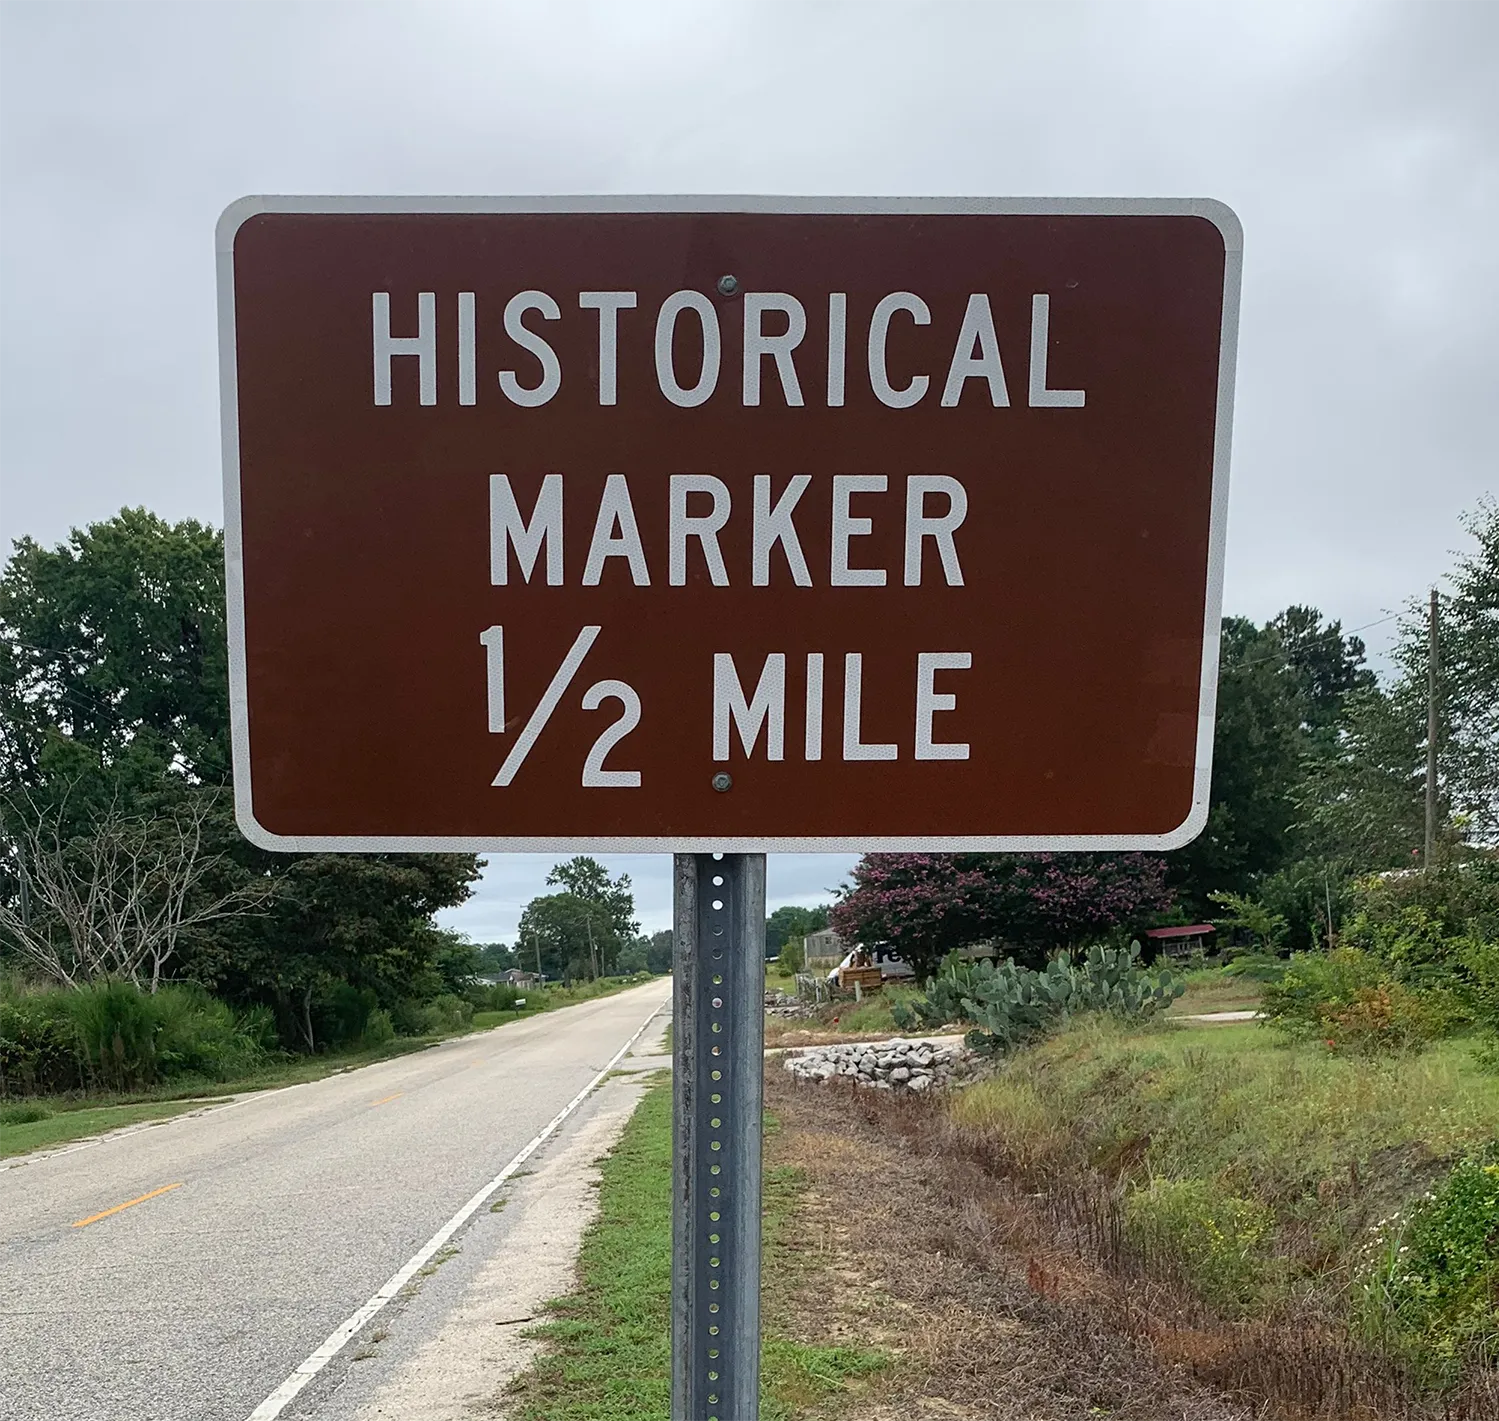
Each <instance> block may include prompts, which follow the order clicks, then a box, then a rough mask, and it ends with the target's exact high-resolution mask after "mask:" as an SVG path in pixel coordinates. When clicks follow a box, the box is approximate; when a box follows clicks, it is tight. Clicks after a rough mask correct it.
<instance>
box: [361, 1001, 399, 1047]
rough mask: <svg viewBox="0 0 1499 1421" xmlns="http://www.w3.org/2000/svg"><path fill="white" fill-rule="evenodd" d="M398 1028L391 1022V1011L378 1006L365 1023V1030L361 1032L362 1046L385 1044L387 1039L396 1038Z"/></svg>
mask: <svg viewBox="0 0 1499 1421" xmlns="http://www.w3.org/2000/svg"><path fill="white" fill-rule="evenodd" d="M395 1034H396V1029H395V1027H394V1026H393V1025H392V1024H391V1020H390V1013H389V1012H388V1011H384V1010H382V1009H381V1008H379V1007H377V1008H376V1009H375V1010H374V1011H372V1012H371V1013H370V1015H369V1020H368V1021H366V1022H365V1023H364V1031H363V1032H362V1033H361V1034H360V1037H359V1044H360V1045H361V1046H383V1045H385V1043H386V1042H387V1041H391V1040H393V1039H394V1038H395Z"/></svg>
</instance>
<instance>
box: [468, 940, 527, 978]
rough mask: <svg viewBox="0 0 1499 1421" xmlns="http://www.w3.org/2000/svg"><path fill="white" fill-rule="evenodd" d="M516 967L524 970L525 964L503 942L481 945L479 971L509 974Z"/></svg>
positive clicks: (512, 949) (513, 950) (511, 948)
mask: <svg viewBox="0 0 1499 1421" xmlns="http://www.w3.org/2000/svg"><path fill="white" fill-rule="evenodd" d="M515 967H519V968H522V969H524V968H525V963H523V962H522V961H521V960H520V958H519V957H518V956H516V952H515V949H514V948H513V947H509V946H507V945H506V944H505V943H503V942H483V943H480V944H479V970H480V971H481V972H490V973H500V972H509V971H510V970H511V969H512V968H515Z"/></svg>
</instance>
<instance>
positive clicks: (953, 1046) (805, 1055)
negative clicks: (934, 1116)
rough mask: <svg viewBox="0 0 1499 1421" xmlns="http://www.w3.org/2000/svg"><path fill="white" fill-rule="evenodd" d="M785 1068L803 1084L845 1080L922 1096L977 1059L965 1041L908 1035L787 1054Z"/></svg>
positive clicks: (960, 1075) (958, 1075) (954, 1077)
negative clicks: (913, 1092) (906, 1091)
mask: <svg viewBox="0 0 1499 1421" xmlns="http://www.w3.org/2000/svg"><path fill="white" fill-rule="evenodd" d="M784 1064H785V1067H786V1069H787V1070H788V1071H790V1072H791V1075H792V1077H793V1078H794V1079H796V1080H799V1081H828V1080H832V1079H833V1078H834V1077H835V1076H842V1077H845V1078H847V1079H848V1080H851V1081H853V1083H854V1084H855V1085H862V1086H870V1087H872V1088H873V1089H875V1090H912V1091H916V1092H917V1093H920V1092H922V1091H927V1090H932V1089H934V1088H937V1087H940V1086H946V1085H951V1084H952V1083H953V1082H954V1081H956V1080H960V1079H961V1078H963V1077H964V1076H967V1075H968V1074H969V1073H970V1072H971V1071H972V1069H973V1063H972V1057H971V1055H970V1053H969V1052H968V1051H966V1050H965V1049H964V1048H963V1045H962V1043H961V1042H957V1041H926V1040H908V1039H906V1038H904V1037H896V1038H894V1039H893V1040H890V1041H877V1042H863V1043H859V1044H855V1045H850V1046H810V1047H807V1048H805V1049H804V1050H800V1051H794V1052H787V1054H786V1059H785V1063H784Z"/></svg>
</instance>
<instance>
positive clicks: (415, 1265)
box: [248, 1006, 662, 1421]
mask: <svg viewBox="0 0 1499 1421" xmlns="http://www.w3.org/2000/svg"><path fill="white" fill-rule="evenodd" d="M661 1010H662V1009H661V1007H659V1006H658V1007H656V1008H655V1009H654V1010H653V1011H652V1012H651V1014H650V1015H649V1016H648V1017H646V1019H645V1020H644V1021H643V1022H641V1023H640V1025H639V1026H638V1027H636V1028H635V1034H634V1035H633V1036H631V1037H630V1039H629V1040H628V1041H626V1042H625V1044H624V1045H623V1046H621V1047H620V1048H619V1050H618V1051H616V1052H615V1053H614V1055H613V1056H612V1057H611V1058H610V1060H609V1064H608V1065H607V1066H605V1067H604V1068H603V1069H602V1070H601V1071H600V1072H599V1073H598V1074H597V1075H596V1076H594V1078H593V1079H592V1080H591V1081H589V1082H588V1084H587V1085H586V1086H584V1087H583V1089H582V1090H580V1091H579V1092H578V1093H577V1094H576V1095H575V1096H573V1098H572V1099H571V1100H570V1101H568V1102H567V1104H566V1105H564V1106H563V1107H562V1109H561V1110H560V1111H558V1113H557V1114H556V1115H554V1116H553V1117H552V1119H551V1121H550V1122H549V1123H548V1124H547V1125H546V1126H545V1128H543V1129H542V1131H541V1133H540V1134H538V1135H537V1136H536V1137H535V1138H534V1139H533V1140H532V1141H531V1142H530V1144H528V1145H527V1146H526V1147H525V1148H524V1149H523V1150H521V1152H520V1153H519V1154H518V1155H516V1157H515V1158H514V1159H513V1160H511V1161H510V1163H509V1164H507V1165H506V1166H505V1168H504V1169H502V1170H501V1171H500V1172H499V1173H498V1174H497V1175H495V1177H494V1178H493V1179H491V1180H490V1181H489V1183H488V1184H486V1185H485V1186H484V1187H483V1188H482V1189H481V1190H479V1192H478V1193H477V1194H475V1195H474V1196H473V1198H472V1199H470V1200H469V1201H468V1203H466V1204H465V1205H464V1206H463V1207H462V1208H461V1209H459V1210H458V1212H457V1213H456V1214H454V1215H453V1217H452V1218H451V1219H449V1220H448V1221H447V1223H445V1224H444V1225H443V1226H442V1227H441V1228H440V1229H438V1231H437V1232H436V1233H435V1234H433V1235H432V1237H431V1238H429V1239H428V1240H427V1241H426V1243H424V1244H423V1245H422V1246H421V1248H420V1249H418V1250H417V1252H416V1253H415V1254H413V1255H412V1257H411V1258H410V1259H409V1260H408V1261H407V1262H405V1263H404V1264H402V1265H401V1267H400V1268H399V1269H397V1271H396V1272H395V1273H393V1274H392V1275H391V1276H390V1278H389V1280H388V1281H387V1282H386V1284H385V1286H384V1287H382V1288H381V1289H380V1291H379V1292H377V1293H376V1294H375V1295H374V1297H372V1298H371V1299H370V1300H369V1301H368V1302H367V1303H365V1304H364V1306H363V1307H361V1308H359V1309H358V1310H357V1311H356V1312H353V1313H351V1314H350V1315H349V1316H348V1317H346V1318H345V1319H344V1320H343V1322H341V1323H340V1324H339V1325H338V1326H337V1327H336V1328H334V1330H333V1331H332V1332H331V1333H329V1334H328V1338H327V1340H326V1341H325V1342H324V1343H323V1345H322V1346H321V1347H319V1348H318V1349H317V1351H315V1352H314V1353H313V1354H312V1355H311V1356H310V1357H308V1358H307V1360H306V1361H305V1362H303V1363H302V1364H301V1365H300V1366H299V1367H298V1368H297V1369H296V1370H295V1371H294V1372H293V1373H292V1374H291V1375H290V1376H289V1377H287V1379H286V1380H285V1381H284V1382H282V1383H281V1385H280V1386H278V1387H277V1388H276V1390H275V1391H273V1392H272V1393H271V1394H270V1395H269V1396H268V1397H266V1399H265V1400H264V1401H262V1402H261V1403H260V1405H259V1406H257V1407H256V1408H255V1410H254V1411H252V1412H251V1413H250V1415H249V1418H248V1421H272V1418H274V1417H277V1416H279V1415H280V1414H281V1413H282V1412H283V1411H284V1410H285V1409H286V1406H287V1404H288V1403H289V1402H290V1401H291V1400H292V1399H293V1398H294V1397H295V1396H296V1395H297V1393H298V1392H300V1391H301V1390H302V1388H303V1387H304V1386H306V1385H307V1383H308V1382H310V1381H311V1380H312V1379H313V1377H315V1376H316V1375H317V1374H318V1373H319V1372H320V1371H322V1370H323V1368H324V1367H326V1366H327V1365H328V1363H329V1362H331V1361H332V1360H333V1359H334V1358H335V1357H336V1356H337V1355H338V1354H339V1353H340V1352H341V1351H343V1349H344V1347H345V1346H346V1345H347V1344H348V1343H349V1341H350V1339H351V1338H353V1337H354V1336H355V1335H357V1334H358V1333H359V1331H360V1330H361V1329H362V1328H363V1327H364V1325H365V1323H367V1322H368V1321H369V1320H370V1319H371V1318H372V1317H374V1316H375V1314H376V1313H378V1312H379V1311H380V1310H381V1309H382V1308H383V1307H384V1306H385V1305H386V1303H388V1302H390V1300H391V1299H392V1298H394V1297H395V1296H396V1295H397V1294H398V1293H399V1292H400V1291H401V1289H402V1288H404V1287H405V1286H406V1284H407V1283H409V1282H410V1281H411V1280H412V1278H414V1277H415V1276H416V1273H417V1270H418V1269H420V1268H421V1267H422V1266H423V1265H424V1264H426V1263H427V1262H428V1260H429V1259H431V1257H432V1256H433V1255H434V1254H435V1253H436V1252H437V1250H438V1249H440V1248H441V1247H442V1246H443V1244H445V1243H446V1242H447V1241H448V1240H449V1239H450V1238H452V1237H453V1235H454V1234H455V1233H457V1232H458V1230H459V1229H460V1228H462V1227H463V1225H464V1224H466V1223H467V1222H468V1221H469V1219H470V1218H472V1217H473V1215H474V1214H475V1213H477V1212H478V1210H479V1209H480V1208H481V1207H482V1206H483V1204H484V1202H485V1201H486V1200H487V1199H488V1198H489V1196H490V1195H491V1194H493V1193H494V1192H495V1190H496V1189H498V1188H499V1187H500V1185H502V1184H503V1183H504V1182H505V1181H506V1180H507V1179H509V1178H510V1176H511V1175H512V1174H514V1173H515V1172H516V1170H518V1169H519V1168H520V1167H521V1166H522V1165H523V1164H524V1163H525V1162H526V1161H527V1160H528V1159H530V1158H531V1156H532V1155H533V1154H535V1153H536V1151H537V1150H539V1149H540V1148H541V1146H542V1145H544V1144H545V1143H546V1142H547V1140H549V1139H550V1138H551V1137H552V1136H553V1135H554V1134H556V1132H557V1130H558V1128H559V1127H560V1126H561V1125H562V1123H563V1122H564V1121H565V1120H566V1119H567V1117H568V1116H569V1115H571V1114H572V1113H573V1111H575V1110H576V1109H577V1108H578V1107H579V1106H580V1105H581V1104H582V1103H583V1102H584V1101H585V1100H587V1099H588V1097H589V1096H590V1095H591V1094H592V1093H593V1091H594V1090H595V1089H596V1088H597V1087H598V1085H599V1084H600V1082H602V1081H603V1079H604V1077H605V1076H607V1075H608V1074H609V1072H610V1071H612V1070H613V1069H614V1068H615V1066H617V1065H618V1064H619V1062H620V1061H621V1060H623V1059H624V1057H625V1055H626V1053H627V1052H628V1051H629V1049H630V1047H632V1046H633V1045H634V1044H635V1043H636V1042H637V1041H639V1040H640V1038H641V1037H642V1036H643V1035H644V1034H645V1030H646V1028H647V1027H648V1026H649V1025H650V1024H651V1023H652V1022H653V1021H655V1019H656V1018H657V1017H658V1016H660V1015H661Z"/></svg>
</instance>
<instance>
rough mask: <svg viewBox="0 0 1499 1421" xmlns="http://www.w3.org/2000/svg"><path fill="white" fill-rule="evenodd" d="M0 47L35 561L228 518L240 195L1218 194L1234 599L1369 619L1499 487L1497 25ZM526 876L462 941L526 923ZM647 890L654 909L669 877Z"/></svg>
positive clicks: (971, 20)
mask: <svg viewBox="0 0 1499 1421" xmlns="http://www.w3.org/2000/svg"><path fill="white" fill-rule="evenodd" d="M0 25H3V37H0V38H3V43H0V106H3V107H0V120H3V122H0V183H3V189H4V206H3V213H0V243H3V246H0V303H3V306H0V309H3V313H4V325H3V330H0V461H3V462H0V469H3V479H4V485H3V493H0V537H3V538H4V539H5V540H6V541H7V542H8V540H9V539H10V538H13V537H15V536H18V535H20V534H22V533H28V534H31V535H33V536H36V537H38V538H41V539H43V540H56V539H58V538H60V537H62V536H64V535H65V534H66V532H67V530H68V528H69V527H70V526H72V525H74V524H78V523H82V522H86V521H89V520H92V519H96V518H102V517H107V516H109V515H110V514H111V513H113V512H114V511H115V510H116V509H118V508H119V507H120V505H121V504H124V503H145V504H147V505H149V506H151V507H152V508H154V509H156V510H158V511H159V512H161V513H163V514H164V515H166V516H169V517H173V518H176V517H184V516H193V517H199V518H206V519H210V520H214V521H217V520H218V519H219V517H220V516H221V504H220V497H219V491H218V457H219V456H218V429H217V417H218V416H217V396H216V375H215V359H216V357H215V348H214V296H213V268H212V229H213V224H214V220H215V218H216V217H217V214H218V212H219V210H220V209H221V208H222V207H223V206H224V205H225V203H227V202H228V201H230V200H231V199H233V198H235V197H238V196H240V195H242V194H243V193H247V192H390V193H417V192H566V191H578V192H627V191H653V192H673V191H676V192H714V191H719V192H766V191H768V192H808V193H848V192H863V193H873V194H890V193H903V192H910V193H1031V194H1043V193H1044V194H1129V195H1147V194H1148V195H1206V196H1214V197H1218V198H1221V199H1223V200H1225V201H1227V202H1229V203H1230V204H1231V205H1233V206H1234V207H1235V208H1236V210H1237V211H1238V213H1239V215H1240V217H1241V218H1242V219H1243V222H1244V227H1245V231H1246V238H1247V251H1246V274H1245V288H1244V310H1243V327H1242V343H1241V350H1240V367H1239V397H1238V410H1237V416H1236V429H1235V454H1234V466H1233V493H1232V502H1231V510H1230V524H1229V561H1228V580H1227V594H1226V605H1227V607H1228V609H1229V610H1232V611H1239V612H1244V613H1247V614H1249V615H1253V616H1257V617H1264V616H1267V615H1269V614H1271V613H1272V612H1274V611H1275V610H1277V609H1278V608H1279V607H1281V606H1283V605H1285V604H1286V603H1288V602H1290V601H1293V600H1297V601H1309V602H1313V603H1316V604H1318V605H1320V606H1321V607H1323V608H1324V609H1325V610H1327V611H1328V612H1330V613H1332V614H1334V615H1338V616H1341V617H1342V618H1343V619H1344V621H1345V623H1346V624H1349V625H1358V624H1361V623H1365V622H1371V621H1374V620H1375V619H1377V618H1379V617H1380V616H1381V615H1382V613H1383V612H1384V611H1385V610H1386V609H1389V608H1392V607H1395V606H1398V605H1399V604H1400V603H1401V602H1402V601H1403V600H1404V598H1405V597H1406V596H1408V595H1409V594H1411V593H1413V592H1416V591H1418V590H1419V589H1420V588H1421V587H1423V586H1424V585H1426V584H1427V583H1429V582H1430V581H1431V580H1432V579H1433V578H1435V577H1436V576H1438V575H1439V574H1440V573H1441V571H1442V570H1443V569H1444V568H1445V566H1446V565H1447V563H1448V550H1449V549H1451V548H1452V547H1453V546H1455V545H1457V544H1458V543H1459V541H1460V535H1459V532H1458V529H1457V526H1456V515H1457V513H1458V512H1459V510H1461V509H1463V508H1465V507H1470V506H1472V505H1473V503H1474V502H1475V501H1476V500H1477V498H1478V496H1479V495H1480V493H1482V492H1483V491H1485V490H1486V489H1491V488H1493V487H1494V483H1495V480H1494V475H1493V472H1492V469H1493V464H1492V458H1493V455H1492V451H1493V449H1494V448H1495V447H1496V445H1499V398H1496V397H1495V383H1496V381H1495V376H1496V371H1499V355H1496V353H1495V346H1494V342H1493V336H1492V332H1493V331H1494V330H1495V329H1496V328H1499V244H1496V242H1495V241H1494V236H1493V234H1494V231H1495V229H1496V225H1499V224H1496V218H1499V156H1496V155H1499V145H1496V143H1495V138H1496V133H1499V7H1495V6H1493V5H1481V4H1431V3H1424V4H1371V3H1364V0H1346V2H1345V3H1335V4H1316V3H1290V0H1287V3H1284V4H1262V5H1256V6H1234V7H1230V6H1216V5H1202V4H1200V3H1188V4H1170V5H1167V4H1125V3H1113V2H1112V0H1110V3H1098V4H1091V5H1090V4H1059V3H1046V4H1042V3H1036V4H1029V5H1001V4H984V5H979V4H973V5H962V4H920V3H910V4H902V5H894V4H885V5H880V4H870V3H868V2H867V0H865V3H857V4H829V3H823V4H806V3H803V4H785V5H777V4H768V3H761V4H749V3H743V4H720V5H702V4H687V3H678V4H662V3H653V4H652V3H644V0H642V3H638V4H634V5H630V6H621V5H615V4H595V5H574V6H538V5H529V4H495V3H485V4H472V5H470V4H440V3H432V0H428V3H423V4H404V5H388V4H263V3H255V4H237V3H227V2H226V0H220V3H215V4H212V5H188V4H166V5H161V4H133V3H127V2H126V0H114V3H109V4H104V5H93V4H83V3H71V4H66V5H59V4H52V3H14V0H13V2H12V3H9V4H6V5H4V7H3V9H0ZM1389 630H1390V629H1389V627H1388V626H1385V627H1383V628H1377V629H1375V630H1374V631H1372V632H1371V641H1373V642H1374V643H1375V644H1376V646H1378V645H1379V644H1380V643H1381V639H1383V638H1386V637H1387V635H1388V633H1389ZM842 862H844V861H842V860H835V861H831V862H830V863H829V865H828V867H827V868H820V867H817V866H816V865H815V864H813V863H807V864H801V865H799V866H797V867H795V868H792V867H787V868H785V869H773V870H772V873H773V879H772V881H773V883H775V882H777V881H783V882H785V883H787V884H788V885H790V884H792V883H795V884H797V885H798V886H797V887H796V888H795V889H792V888H790V887H788V889H787V892H788V893H792V892H794V893H796V894H802V893H803V891H804V889H806V891H808V892H810V891H812V890H811V889H807V888H806V885H808V884H814V883H815V884H817V885H818V886H820V884H821V883H822V882H823V881H826V882H836V881H837V880H838V878H839V877H841V874H842V870H841V868H839V867H838V866H837V865H839V864H841V863H842ZM527 864H531V861H530V860H526V859H516V860H514V861H513V863H507V864H505V865H503V866H502V865H500V864H498V863H496V865H495V866H494V867H492V869H491V872H490V876H489V879H488V880H487V882H486V889H485V892H484V894H483V895H481V897H480V899H479V900H477V902H476V904H475V905H473V906H471V907H470V908H468V909H465V910H464V912H463V914H461V915H460V917H461V920H462V921H463V922H464V923H465V924H468V923H473V924H475V925H480V924H486V925H487V924H490V923H494V924H502V923H504V922H507V921H509V918H508V917H507V916H506V912H504V911H501V909H500V906H499V905H500V903H501V901H502V900H504V899H505V895H507V894H510V895H512V896H513V895H515V894H519V895H521V896H529V894H530V892H532V891H534V888H535V886H536V885H537V884H538V883H539V881H540V879H541V877H542V876H543V874H544V871H545V868H546V866H547V865H546V864H544V863H542V864H531V866H530V867H529V868H528V867H526V865H527ZM632 871H635V872H637V876H638V878H639V880H640V881H641V882H642V884H644V883H645V882H646V881H647V880H649V881H650V883H651V884H652V885H653V886H652V887H651V889H650V895H649V904H650V906H649V907H648V908H647V917H648V920H649V921H655V918H651V917H650V915H651V914H656V915H657V916H659V912H660V911H661V909H662V906H663V905H664V903H665V899H664V898H663V897H662V896H661V894H662V893H663V892H664V889H665V884H666V880H665V878H664V869H662V868H661V866H660V865H656V866H654V867H651V868H646V867H641V868H639V869H638V870H634V869H632ZM525 874H530V877H529V878H525V877H524V875H525ZM781 874H784V875H788V876H786V877H784V878H781V879H780V880H778V879H777V875H781ZM516 875H522V877H519V878H517V877H516ZM524 884H528V885H529V886H522V885H524ZM491 885H493V887H491ZM646 896H647V895H645V894H643V895H642V901H643V903H644V902H645V901H646ZM489 931H490V928H489V927H488V926H481V927H479V928H478V930H477V931H476V935H477V936H484V935H486V934H487V933H488V932H489Z"/></svg>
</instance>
